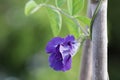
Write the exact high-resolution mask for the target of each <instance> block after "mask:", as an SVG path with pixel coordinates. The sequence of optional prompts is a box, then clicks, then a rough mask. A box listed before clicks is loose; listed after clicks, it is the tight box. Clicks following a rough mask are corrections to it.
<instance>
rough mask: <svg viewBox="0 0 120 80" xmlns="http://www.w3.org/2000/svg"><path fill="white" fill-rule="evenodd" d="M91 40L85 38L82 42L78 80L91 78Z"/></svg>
mask: <svg viewBox="0 0 120 80" xmlns="http://www.w3.org/2000/svg"><path fill="white" fill-rule="evenodd" d="M91 48H92V42H91V40H90V39H87V40H85V42H84V44H83V52H82V63H81V69H80V70H81V71H80V80H91V76H92V75H91V73H92V72H91V71H92V70H91V69H92V62H91V61H92V52H91V50H92V49H91Z"/></svg>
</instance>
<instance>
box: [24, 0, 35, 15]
mask: <svg viewBox="0 0 120 80" xmlns="http://www.w3.org/2000/svg"><path fill="white" fill-rule="evenodd" d="M36 6H37V4H36V2H35V1H34V0H30V1H28V2H27V3H26V5H25V15H29V14H31V11H32V10H33V9H34V8H35V7H36Z"/></svg>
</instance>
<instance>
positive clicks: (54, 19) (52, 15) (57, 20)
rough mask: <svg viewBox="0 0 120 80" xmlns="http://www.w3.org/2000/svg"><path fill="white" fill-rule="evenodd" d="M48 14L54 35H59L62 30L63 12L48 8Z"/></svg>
mask: <svg viewBox="0 0 120 80" xmlns="http://www.w3.org/2000/svg"><path fill="white" fill-rule="evenodd" d="M48 15H49V21H50V24H51V28H52V31H53V35H54V36H57V35H58V34H59V32H60V30H61V26H62V17H61V14H60V13H59V12H58V11H56V10H54V9H50V8H48Z"/></svg>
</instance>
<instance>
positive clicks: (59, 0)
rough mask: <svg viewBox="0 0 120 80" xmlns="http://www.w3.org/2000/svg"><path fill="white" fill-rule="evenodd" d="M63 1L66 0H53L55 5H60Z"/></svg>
mask: <svg viewBox="0 0 120 80" xmlns="http://www.w3.org/2000/svg"><path fill="white" fill-rule="evenodd" d="M65 1H66V0H55V3H56V6H57V7H61V6H62V5H63V4H64V3H65Z"/></svg>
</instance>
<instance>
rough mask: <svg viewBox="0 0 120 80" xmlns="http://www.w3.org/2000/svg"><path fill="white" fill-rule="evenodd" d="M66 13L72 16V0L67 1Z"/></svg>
mask: <svg viewBox="0 0 120 80" xmlns="http://www.w3.org/2000/svg"><path fill="white" fill-rule="evenodd" d="M67 6H68V12H69V14H70V15H72V9H73V8H72V0H67Z"/></svg>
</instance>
